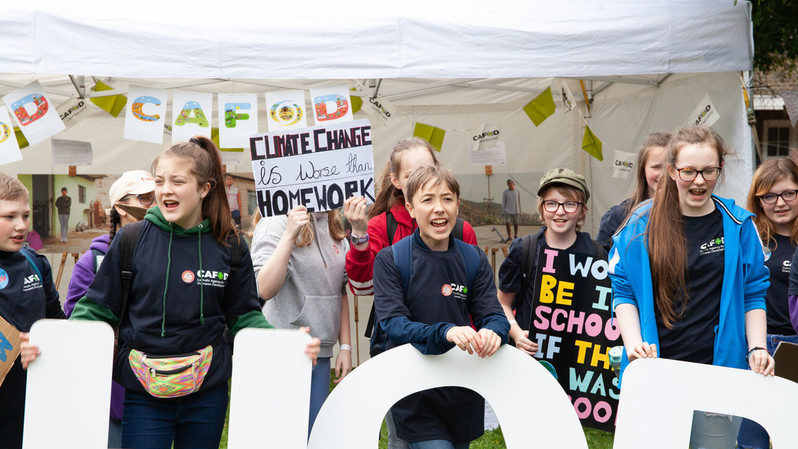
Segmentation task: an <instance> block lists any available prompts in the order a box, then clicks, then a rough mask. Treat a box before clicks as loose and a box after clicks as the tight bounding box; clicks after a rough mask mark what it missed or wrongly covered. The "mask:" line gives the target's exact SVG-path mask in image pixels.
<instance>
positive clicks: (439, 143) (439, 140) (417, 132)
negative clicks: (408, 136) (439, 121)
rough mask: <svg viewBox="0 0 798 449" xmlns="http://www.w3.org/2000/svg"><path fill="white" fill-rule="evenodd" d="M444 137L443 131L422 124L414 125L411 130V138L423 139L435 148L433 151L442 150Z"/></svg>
mask: <svg viewBox="0 0 798 449" xmlns="http://www.w3.org/2000/svg"><path fill="white" fill-rule="evenodd" d="M445 135H446V131H445V130H442V129H440V128H436V127H434V126H432V125H425V124H423V123H416V126H415V127H414V128H413V137H421V138H422V139H425V140H426V141H427V142H429V143H430V144H431V145H432V146H433V147H434V148H435V151H441V148H443V136H445Z"/></svg>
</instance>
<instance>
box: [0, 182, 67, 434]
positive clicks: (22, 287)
mask: <svg viewBox="0 0 798 449" xmlns="http://www.w3.org/2000/svg"><path fill="white" fill-rule="evenodd" d="M29 228H30V206H28V190H27V189H26V188H25V186H24V185H22V183H21V182H19V180H17V179H16V178H12V177H11V176H8V175H6V174H5V173H0V316H2V317H3V318H4V319H5V320H6V321H8V322H9V323H10V324H11V325H12V326H14V327H15V328H16V329H17V330H19V332H20V339H21V340H22V341H27V340H28V332H29V331H30V328H31V326H32V325H33V323H34V322H36V321H37V320H39V319H41V318H65V316H64V312H63V311H62V310H61V303H60V302H59V301H58V292H57V291H56V290H55V286H54V285H53V275H52V271H51V270H50V264H49V263H47V259H46V258H45V257H44V256H41V255H39V254H36V252H35V251H33V250H30V249H28V248H25V249H23V248H22V244H23V243H24V242H25V236H26V235H27V233H28V229H29ZM0 351H4V350H3V349H0ZM4 352H5V351H4ZM4 355H5V354H4ZM20 360H21V359H20V358H17V360H16V361H15V362H14V365H13V367H12V368H11V371H9V372H8V374H7V375H6V378H5V380H3V384H2V385H0V448H19V447H22V423H23V414H24V411H25V381H26V379H27V377H26V373H25V371H23V369H22V364H21V362H20Z"/></svg>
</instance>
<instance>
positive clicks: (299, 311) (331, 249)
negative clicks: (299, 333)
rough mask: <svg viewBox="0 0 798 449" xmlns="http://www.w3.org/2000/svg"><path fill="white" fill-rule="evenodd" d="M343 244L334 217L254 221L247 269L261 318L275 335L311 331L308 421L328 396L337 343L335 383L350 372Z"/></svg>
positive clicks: (300, 213) (298, 210) (297, 212)
mask: <svg viewBox="0 0 798 449" xmlns="http://www.w3.org/2000/svg"><path fill="white" fill-rule="evenodd" d="M348 249H349V242H348V241H347V240H346V233H344V229H343V226H342V225H341V221H340V220H339V219H338V212H337V211H329V212H310V213H309V212H308V210H307V208H305V206H297V207H295V208H294V209H292V210H291V211H289V213H288V215H281V216H273V217H265V218H262V219H260V221H258V224H257V225H256V226H255V231H254V234H253V236H252V263H253V265H254V267H255V277H256V282H257V286H258V295H259V296H260V297H261V298H263V299H264V300H266V305H265V306H264V308H263V314H264V315H265V316H266V319H267V320H268V321H269V322H270V323H271V324H273V325H274V326H275V327H277V328H278V329H298V328H300V327H303V326H307V327H310V332H311V335H312V336H314V337H317V338H319V339H320V340H321V352H320V353H319V358H318V362H317V363H316V366H314V367H313V372H312V374H311V379H310V420H309V429H308V431H310V428H312V427H313V422H314V421H315V419H316V415H317V414H318V413H319V410H320V409H321V406H322V404H323V403H324V400H325V399H326V398H327V395H328V394H329V392H330V368H331V366H330V365H331V364H330V362H331V359H332V355H333V346H334V345H335V343H336V342H338V343H340V345H341V346H340V350H339V351H338V356H337V358H336V361H335V373H336V377H337V378H338V379H337V380H336V381H335V382H336V383H338V382H340V381H341V380H342V379H343V378H344V377H345V376H346V375H347V374H348V373H349V371H351V369H352V346H350V344H351V341H350V332H349V300H348V298H347V295H346V283H347V278H346V267H345V259H346V252H347V250H348Z"/></svg>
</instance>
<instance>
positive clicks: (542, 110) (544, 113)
mask: <svg viewBox="0 0 798 449" xmlns="http://www.w3.org/2000/svg"><path fill="white" fill-rule="evenodd" d="M554 109H555V105H554V97H552V95H551V86H549V87H547V88H546V90H544V91H543V92H541V94H540V95H538V96H537V97H535V98H534V99H533V100H532V101H530V102H529V103H527V104H526V106H524V112H525V113H526V115H527V117H529V120H532V123H534V124H535V126H540V124H541V123H543V121H544V120H546V118H547V117H548V116H550V115H551V114H554Z"/></svg>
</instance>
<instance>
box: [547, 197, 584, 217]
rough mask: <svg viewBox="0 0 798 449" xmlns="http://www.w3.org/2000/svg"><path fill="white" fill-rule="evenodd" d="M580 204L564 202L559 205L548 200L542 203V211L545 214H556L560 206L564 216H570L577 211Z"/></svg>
mask: <svg viewBox="0 0 798 449" xmlns="http://www.w3.org/2000/svg"><path fill="white" fill-rule="evenodd" d="M581 204H582V203H580V202H578V201H566V202H564V203H559V202H557V201H552V200H549V201H544V202H543V209H544V210H545V211H546V212H557V209H559V208H560V206H562V210H564V211H565V213H566V214H572V213H574V212H576V210H577V209H579V206H580V205H581Z"/></svg>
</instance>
